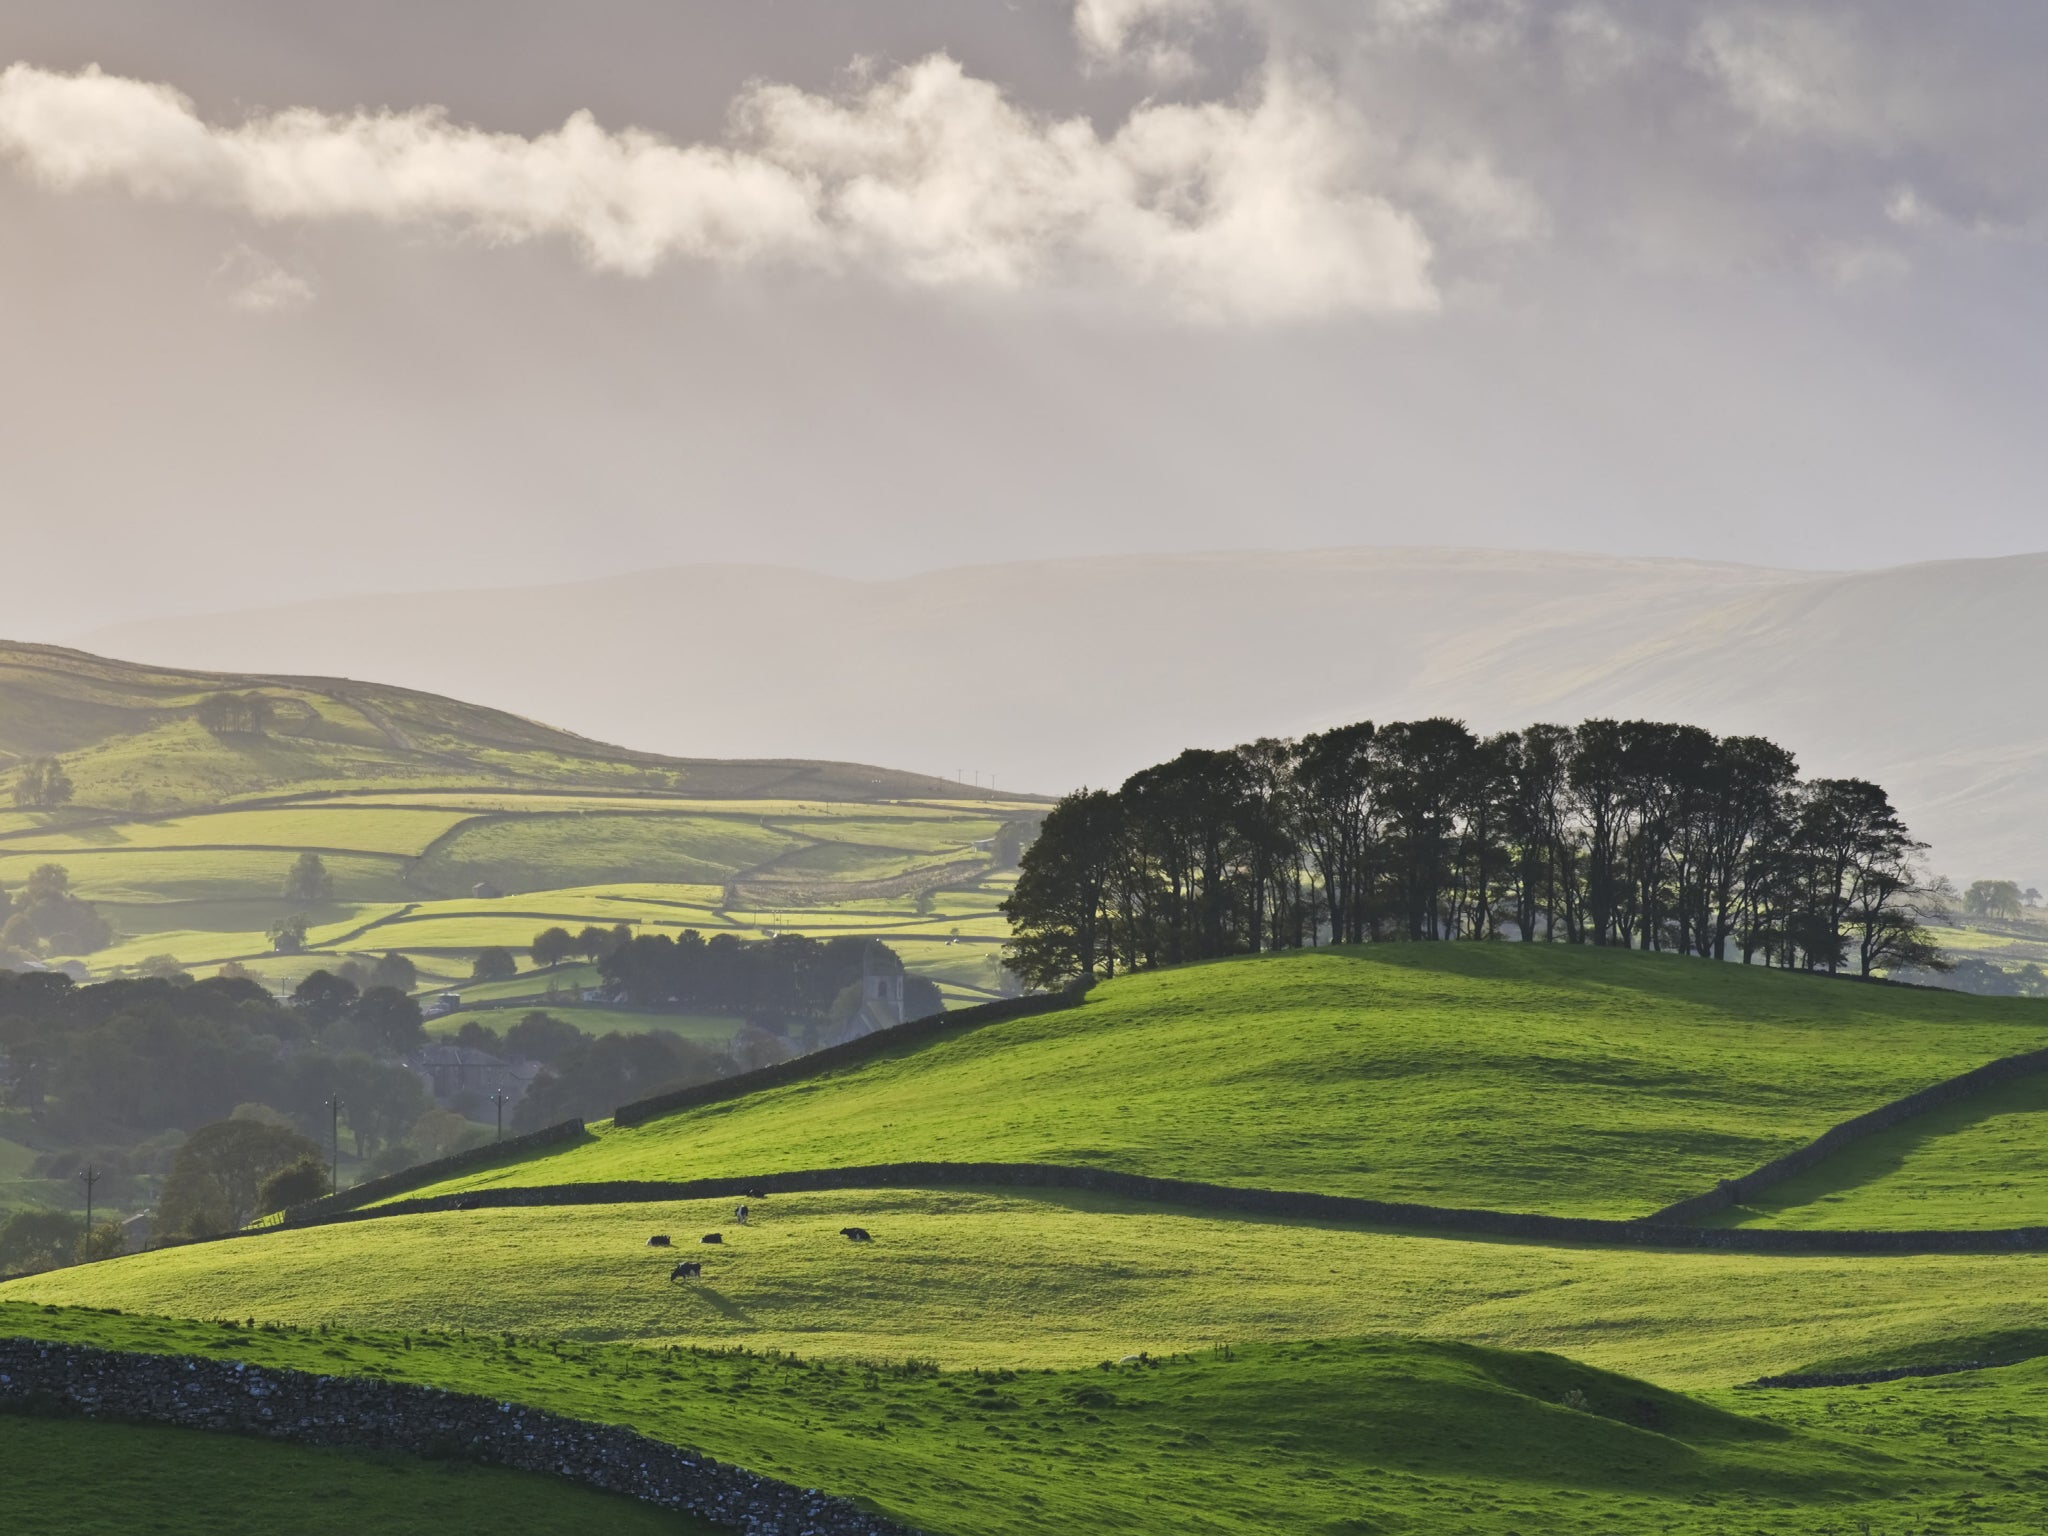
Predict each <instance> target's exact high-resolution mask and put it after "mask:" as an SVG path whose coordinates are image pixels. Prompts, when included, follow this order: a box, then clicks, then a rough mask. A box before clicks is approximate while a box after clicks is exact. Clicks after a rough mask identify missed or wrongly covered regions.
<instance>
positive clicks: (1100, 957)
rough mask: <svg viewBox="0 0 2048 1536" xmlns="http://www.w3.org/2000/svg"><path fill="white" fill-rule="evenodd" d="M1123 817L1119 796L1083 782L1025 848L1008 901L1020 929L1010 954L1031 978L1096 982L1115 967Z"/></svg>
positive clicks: (1046, 983)
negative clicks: (1115, 888)
mask: <svg viewBox="0 0 2048 1536" xmlns="http://www.w3.org/2000/svg"><path fill="white" fill-rule="evenodd" d="M1119 816H1120V812H1119V808H1118V806H1117V803H1116V801H1115V799H1114V798H1113V797H1112V796H1110V795H1109V794H1107V793H1106V792H1104V791H1102V790H1099V789H1098V790H1085V789H1084V790H1082V791H1081V792H1080V793H1078V794H1072V795H1068V796H1067V797H1066V798H1065V799H1064V800H1062V801H1060V803H1059V804H1058V805H1055V806H1054V807H1053V808H1052V810H1051V811H1049V812H1048V813H1047V814H1046V818H1045V820H1044V822H1043V823H1042V824H1041V825H1040V827H1039V829H1038V837H1037V839H1036V840H1035V841H1034V842H1033V843H1032V844H1031V846H1030V847H1029V848H1026V849H1025V850H1024V853H1023V857H1022V860H1021V862H1020V865H1019V871H1018V875H1017V884H1016V888H1015V889H1014V890H1013V891H1012V892H1011V893H1010V896H1009V898H1008V899H1007V900H1006V901H1004V903H1003V914H1004V916H1006V917H1007V918H1009V920H1010V928H1011V932H1012V934H1013V935H1014V936H1013V937H1012V939H1011V941H1010V943H1009V945H1008V946H1007V947H1006V948H1005V950H1004V955H1005V958H1006V959H1007V960H1008V962H1009V965H1010V968H1011V969H1012V970H1014V971H1016V972H1017V973H1018V974H1019V975H1020V976H1023V977H1024V978H1025V979H1026V980H1027V981H1029V982H1030V983H1031V985H1033V986H1036V987H1058V986H1063V985H1065V984H1066V983H1067V982H1070V981H1075V980H1087V981H1092V980H1094V979H1095V975H1096V972H1097V970H1098V969H1101V970H1102V971H1103V972H1104V973H1105V974H1108V975H1114V974H1115V972H1116V957H1115V952H1114V949H1113V947H1112V945H1111V942H1110V936H1109V926H1110V922H1111V912H1110V909H1109V900H1108V898H1109V890H1110V878H1111V874H1112V870H1113V867H1114V863H1115V858H1116V841H1117V834H1118V820H1119Z"/></svg>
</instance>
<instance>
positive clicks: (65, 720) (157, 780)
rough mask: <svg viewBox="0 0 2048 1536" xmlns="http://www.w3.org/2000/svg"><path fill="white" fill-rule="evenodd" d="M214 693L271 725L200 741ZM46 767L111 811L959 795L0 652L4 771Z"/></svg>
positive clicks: (421, 708)
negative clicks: (577, 796) (399, 796)
mask: <svg viewBox="0 0 2048 1536" xmlns="http://www.w3.org/2000/svg"><path fill="white" fill-rule="evenodd" d="M643 680H644V681H646V682H647V684H648V686H649V687H650V688H658V686H659V684H658V681H656V680H654V679H647V678H644V677H643ZM220 694H258V695H261V696H262V698H263V700H264V702H265V703H266V705H267V706H268V712H269V717H270V718H269V720H268V722H267V723H266V724H264V725H263V727H262V728H261V729H260V730H257V731H248V730H237V731H213V730H209V729H208V728H207V727H206V725H204V724H202V722H201V719H200V706H201V705H202V704H203V703H204V701H206V700H207V699H209V698H211V697H214V696H217V695H220ZM44 755H61V756H62V758H63V761H64V764H65V769H66V772H67V773H68V774H69V776H70V777H71V779H72V781H73V783H74V785H75V789H76V805H77V806H78V807H79V808H86V807H103V808H107V809H113V810H123V811H127V810H133V809H155V810H164V809H168V808H173V807H178V806H194V805H213V804H218V803H220V802H222V801H226V800H231V799H238V798H247V797H249V796H252V795H284V794H305V793H308V792H319V791H321V790H325V789H334V790H343V789H360V788H366V787H369V788H374V787H397V786H407V787H410V786H421V787H428V786H439V785H448V784H457V783H459V784H465V785H479V786H493V785H504V786H507V787H517V788H522V789H549V788H562V789H607V790H631V791H643V792H661V793H670V794H673V793H681V794H686V795H690V796H695V797H699V798H709V799H732V798H751V799H759V798H772V797H803V798H805V799H812V800H854V801H868V800H880V799H897V798H909V797H919V798H933V797H947V796H951V795H953V794H954V793H955V792H956V786H955V785H954V784H953V783H952V782H951V781H950V780H941V779H938V778H934V777H930V776H926V775H922V774H910V773H901V772H896V771H894V770H890V769H885V768H869V767H864V766H861V765H858V764H852V763H839V762H830V763H827V762H801V761H785V760H766V759H753V760H747V761H737V762H735V761H717V760H707V759H703V758H681V757H663V756H660V755H658V754H656V753H651V752H639V751H633V750H630V749H628V748H624V747H614V746H610V745H607V744H606V743H604V742H600V741H593V740H590V739H588V738H586V737H583V736H577V735H573V734H571V733H570V732H568V731H563V730H557V729H555V728H553V727H552V726H546V725H541V724H539V723H537V722H535V721H533V720H528V719H524V718H522V717H520V716H518V715H514V714H508V713H506V712H505V711H503V710H497V709H487V708H483V707H480V706H478V705H474V704H466V703H463V702H461V701H460V700H457V699H452V698H445V697H441V696H438V695H435V694H431V693H424V692H420V691H417V690H415V689H410V688H399V687H390V686H386V685H382V684H377V683H361V682H353V681H348V680H344V679H341V678H334V677H299V676H284V675H279V674H273V673H257V672H241V671H230V672H198V671H184V670H175V669H170V668H165V667H157V666H146V665H139V664H136V663H131V662H125V661H113V660H109V659H107V658H105V657H101V656H94V655H88V654H86V653H85V652H82V651H74V650H65V649H61V648H59V647H55V646H45V645H25V644H19V643H14V642H0V774H6V773H7V770H8V769H10V768H11V767H13V766H14V765H15V764H17V763H20V762H22V761H24V760H26V759H30V758H34V757H39V756H44Z"/></svg>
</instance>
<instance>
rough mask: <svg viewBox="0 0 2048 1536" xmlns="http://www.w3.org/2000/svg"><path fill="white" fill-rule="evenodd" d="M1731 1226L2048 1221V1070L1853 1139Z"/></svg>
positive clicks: (1731, 1216) (1741, 1210)
mask: <svg viewBox="0 0 2048 1536" xmlns="http://www.w3.org/2000/svg"><path fill="white" fill-rule="evenodd" d="M2036 1006H2039V1005H2038V1004H2037V1005H2036ZM1724 1224H1728V1225H1740V1226H1770V1227H1907V1228H1913V1227H1929V1228H1936V1227H2038V1226H2048V1076H2044V1075H2039V1074H2037V1075H2034V1076H2030V1077H2023V1078H2019V1079H2017V1080H2015V1081H2013V1082H2009V1083H2002V1084H2000V1085H1999V1086H1997V1087H1995V1088H1991V1089H1987V1090H1986V1091H1985V1092H1983V1093H1979V1094H1976V1095H1974V1096H1973V1097H1971V1098H1967V1099H1963V1100H1960V1101H1958V1102H1957V1103H1953V1104H1947V1105H1944V1106H1942V1107H1941V1108H1939V1109H1935V1110H1930V1111H1928V1112H1927V1113H1926V1114H1923V1115H1919V1116H1916V1117H1915V1118H1913V1119H1912V1120H1909V1121H1907V1122H1906V1123H1905V1124H1903V1125H1899V1126H1894V1127H1893V1128H1892V1129H1890V1130H1887V1131H1880V1132H1878V1133H1877V1134H1876V1135H1873V1136H1868V1137H1865V1138H1864V1139H1862V1140H1861V1141H1857V1142H1854V1143H1851V1144H1850V1145H1849V1146H1848V1147H1845V1148H1843V1149H1842V1150H1841V1151H1839V1152H1837V1153H1835V1154H1834V1155H1833V1156H1831V1157H1829V1158H1828V1159H1827V1160H1826V1161H1824V1162H1823V1163H1821V1164H1820V1165H1819V1166H1818V1167H1816V1168H1814V1169H1812V1170H1811V1171H1810V1172H1807V1173H1803V1174H1799V1175H1797V1176H1795V1177H1793V1178H1790V1179H1787V1180H1786V1181H1785V1182H1784V1183H1782V1184H1779V1185H1776V1186H1774V1187H1773V1188H1771V1189H1768V1190H1766V1191H1764V1193H1763V1194H1762V1195H1760V1196H1758V1197H1757V1198H1756V1199H1755V1200H1754V1201H1752V1202H1751V1203H1750V1204H1749V1205H1746V1206H1742V1207H1738V1208H1737V1209H1736V1210H1734V1211H1731V1212H1729V1213H1727V1216H1726V1218H1725V1223H1724Z"/></svg>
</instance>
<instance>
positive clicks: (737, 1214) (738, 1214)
mask: <svg viewBox="0 0 2048 1536" xmlns="http://www.w3.org/2000/svg"><path fill="white" fill-rule="evenodd" d="M732 1219H733V1220H734V1221H736V1222H738V1223H739V1224H740V1225H741V1226H743V1227H744V1226H745V1225H746V1224H747V1208H746V1205H745V1204H744V1203H742V1204H739V1205H736V1206H734V1207H733V1208H732Z"/></svg>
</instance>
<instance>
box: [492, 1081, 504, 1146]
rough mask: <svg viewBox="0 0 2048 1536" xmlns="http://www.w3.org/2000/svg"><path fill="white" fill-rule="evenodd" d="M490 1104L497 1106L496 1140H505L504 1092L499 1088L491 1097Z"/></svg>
mask: <svg viewBox="0 0 2048 1536" xmlns="http://www.w3.org/2000/svg"><path fill="white" fill-rule="evenodd" d="M491 1102H492V1103H493V1104H495V1105H497V1106H498V1140H500V1141H503V1140H504V1139H505V1090H504V1089H502V1088H500V1089H499V1090H498V1091H497V1092H496V1093H494V1094H492V1095H491Z"/></svg>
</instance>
